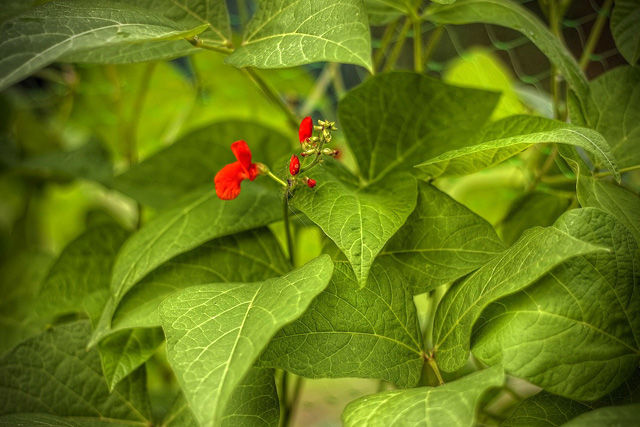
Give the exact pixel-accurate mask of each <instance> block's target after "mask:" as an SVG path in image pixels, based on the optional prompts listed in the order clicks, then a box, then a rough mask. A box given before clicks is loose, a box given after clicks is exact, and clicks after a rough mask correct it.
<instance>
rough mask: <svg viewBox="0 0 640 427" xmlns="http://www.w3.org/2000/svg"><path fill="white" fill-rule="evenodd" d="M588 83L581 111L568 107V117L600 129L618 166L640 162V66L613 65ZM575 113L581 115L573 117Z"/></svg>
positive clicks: (638, 163) (600, 165) (628, 165)
mask: <svg viewBox="0 0 640 427" xmlns="http://www.w3.org/2000/svg"><path fill="white" fill-rule="evenodd" d="M638 11H639V13H640V8H638ZM589 86H590V88H591V92H590V93H589V99H588V101H587V102H586V103H585V107H584V111H582V112H580V113H578V111H577V109H576V108H571V109H570V112H571V120H572V121H574V122H575V123H576V124H578V123H580V122H581V121H582V122H585V123H584V126H587V127H590V128H591V129H595V130H597V131H598V132H600V133H601V134H602V136H604V137H605V138H606V140H607V142H608V143H609V145H610V146H611V151H612V152H613V155H614V156H615V159H616V161H617V163H618V166H619V167H620V168H626V167H630V166H637V165H640V150H638V145H640V69H638V68H636V67H618V68H614V69H613V70H610V71H608V72H606V73H604V74H601V75H600V76H598V77H597V78H596V79H595V80H593V81H592V82H591V83H590V85H589ZM577 114H583V116H582V117H576V116H577ZM580 124H582V123H580ZM598 160H600V159H598ZM597 163H598V164H597V165H596V166H597V167H602V166H603V165H602V162H601V161H599V162H597Z"/></svg>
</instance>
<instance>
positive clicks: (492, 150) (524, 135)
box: [416, 116, 620, 181]
mask: <svg viewBox="0 0 640 427" xmlns="http://www.w3.org/2000/svg"><path fill="white" fill-rule="evenodd" d="M550 142H555V143H558V144H569V145H573V146H576V147H580V148H582V149H584V150H586V151H589V152H590V153H593V154H594V155H595V156H596V157H597V158H598V160H599V161H601V162H603V163H604V164H605V165H606V166H607V168H608V169H609V170H610V171H612V173H613V174H614V177H615V178H616V180H618V181H620V173H619V172H618V167H617V165H616V163H615V160H614V156H613V153H612V152H611V148H610V147H609V145H608V144H607V141H606V140H605V139H604V138H603V137H602V135H600V134H599V133H598V132H596V131H594V130H591V129H587V128H583V127H579V126H574V125H571V124H568V123H564V122H560V121H557V120H551V119H545V118H542V117H534V116H512V117H507V118H505V119H502V120H499V121H497V122H494V123H491V124H489V125H487V126H485V127H484V128H483V129H481V130H480V132H479V133H478V134H477V135H476V136H475V138H474V140H473V141H472V142H471V144H472V145H469V146H467V147H464V148H460V149H457V150H452V151H448V152H446V153H444V154H442V155H440V156H438V157H435V158H433V159H430V160H427V161H426V162H424V163H421V164H419V165H417V166H416V167H417V168H419V169H420V171H421V172H422V173H424V174H425V175H427V176H428V177H430V178H438V177H442V176H447V175H467V174H470V173H473V172H477V171H479V170H482V169H484V168H487V167H489V166H492V165H495V164H497V163H500V162H502V161H504V160H506V159H508V158H509V157H512V156H514V155H516V154H518V153H519V152H521V151H523V150H525V149H526V148H528V147H530V146H531V145H533V144H539V143H550Z"/></svg>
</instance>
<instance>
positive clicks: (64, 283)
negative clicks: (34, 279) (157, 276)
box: [34, 223, 129, 324]
mask: <svg viewBox="0 0 640 427" xmlns="http://www.w3.org/2000/svg"><path fill="white" fill-rule="evenodd" d="M128 234H129V233H128V232H127V231H126V230H124V229H123V228H122V227H121V226H119V225H118V224H115V223H108V224H104V225H99V226H96V227H94V228H91V229H89V230H87V231H86V232H85V233H84V234H82V235H81V236H80V237H78V238H77V239H76V240H74V241H73V242H71V243H70V244H69V245H67V247H66V248H65V249H64V250H63V251H62V253H61V254H60V256H59V257H58V259H57V260H56V262H55V263H54V264H53V266H52V267H51V270H49V273H48V274H47V277H46V278H45V280H44V282H43V283H42V286H41V288H40V293H39V295H38V299H37V301H36V304H35V307H34V308H35V310H34V316H38V317H39V318H41V319H46V320H48V321H51V320H52V319H53V318H54V317H56V316H60V315H65V314H71V313H84V312H86V313H87V314H89V316H90V317H91V319H92V321H94V324H95V321H97V319H98V318H99V317H100V310H102V306H103V305H104V303H105V302H106V300H107V299H108V298H109V277H110V275H111V268H112V267H113V263H114V261H115V257H116V254H117V253H118V250H119V249H120V246H122V244H123V243H124V241H125V240H126V238H127V236H128ZM88 308H89V310H88Z"/></svg>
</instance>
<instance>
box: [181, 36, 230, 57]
mask: <svg viewBox="0 0 640 427" xmlns="http://www.w3.org/2000/svg"><path fill="white" fill-rule="evenodd" d="M187 41H188V42H189V43H191V44H192V45H193V46H194V47H198V48H200V49H206V50H211V51H213V52H218V53H224V54H225V55H229V54H230V53H233V49H230V48H228V47H224V46H219V45H217V44H213V43H211V42H210V41H209V40H204V39H201V38H199V37H198V36H193V37H188V38H187Z"/></svg>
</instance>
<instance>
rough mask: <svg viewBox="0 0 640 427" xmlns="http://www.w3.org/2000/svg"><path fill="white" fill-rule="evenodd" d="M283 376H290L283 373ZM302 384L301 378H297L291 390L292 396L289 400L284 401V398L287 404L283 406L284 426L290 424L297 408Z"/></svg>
mask: <svg viewBox="0 0 640 427" xmlns="http://www.w3.org/2000/svg"><path fill="white" fill-rule="evenodd" d="M285 375H291V374H289V373H288V372H286V371H285ZM302 382H303V378H302V377H297V379H296V385H295V386H294V388H293V396H291V400H290V401H286V396H285V401H286V402H287V404H286V405H285V411H284V417H283V418H284V420H283V425H284V426H288V425H290V424H291V420H292V419H293V415H294V413H295V410H296V408H297V407H298V402H299V401H300V395H301V390H302Z"/></svg>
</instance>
